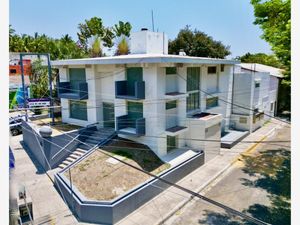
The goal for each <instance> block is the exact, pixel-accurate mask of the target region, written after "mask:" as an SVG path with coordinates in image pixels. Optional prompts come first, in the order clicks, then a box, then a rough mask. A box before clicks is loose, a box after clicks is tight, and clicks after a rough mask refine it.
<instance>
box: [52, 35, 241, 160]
mask: <svg viewBox="0 0 300 225" xmlns="http://www.w3.org/2000/svg"><path fill="white" fill-rule="evenodd" d="M167 40H168V39H167V37H166V35H165V34H163V33H155V32H150V31H145V30H144V31H140V32H137V33H133V34H132V35H131V42H130V49H131V53H130V54H129V55H123V56H112V57H99V58H85V59H70V60H59V61H53V62H52V65H53V66H54V67H57V68H59V78H60V83H59V97H60V98H61V106H62V120H63V122H66V123H71V124H77V125H80V126H86V125H88V124H92V123H97V122H98V123H99V126H100V127H113V128H115V129H116V131H117V132H118V135H119V136H120V137H123V138H126V139H130V140H133V141H136V142H139V143H143V144H145V145H147V146H149V147H150V148H151V149H152V150H153V151H154V152H155V153H156V154H157V155H158V156H159V157H162V156H165V155H166V154H167V153H168V152H169V151H171V150H172V149H178V148H187V149H188V148H190V149H196V150H204V151H205V153H206V159H207V160H208V159H210V158H211V157H213V156H214V155H216V154H218V153H219V150H220V136H221V130H226V129H228V128H229V125H230V116H231V105H230V104H228V102H231V101H232V81H233V72H234V65H235V64H237V63H238V61H235V60H226V59H212V58H201V57H190V56H182V55H168V54H167V53H168V47H167V46H168V42H167ZM220 99H222V101H221V100H220ZM206 140H207V141H206Z"/></svg>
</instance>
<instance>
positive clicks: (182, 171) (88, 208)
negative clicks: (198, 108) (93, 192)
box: [54, 152, 204, 224]
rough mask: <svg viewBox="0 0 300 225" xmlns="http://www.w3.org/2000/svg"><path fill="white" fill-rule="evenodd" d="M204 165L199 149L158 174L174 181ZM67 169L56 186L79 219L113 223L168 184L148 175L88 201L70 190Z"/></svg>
mask: <svg viewBox="0 0 300 225" xmlns="http://www.w3.org/2000/svg"><path fill="white" fill-rule="evenodd" d="M203 164H204V153H203V152H199V153H198V154H197V155H195V156H193V157H192V158H190V159H188V160H186V161H185V162H183V163H181V164H180V165H178V166H175V167H173V168H170V169H169V170H167V171H164V172H163V173H161V174H160V175H159V177H160V178H163V179H164V180H167V181H168V182H172V183H175V182H177V181H179V180H180V179H182V178H183V177H185V176H186V175H187V174H189V173H191V172H192V171H194V170H195V169H197V168H199V167H200V166H202V165H203ZM66 170H68V167H67V168H65V169H64V170H63V171H62V172H61V173H58V174H56V175H55V177H54V180H55V186H56V187H57V189H58V191H59V193H60V194H61V195H63V197H64V199H66V201H67V203H68V205H69V207H70V209H71V210H72V211H73V213H74V214H75V215H76V216H77V217H78V219H79V220H80V221H82V222H89V223H97V224H115V223H117V222H118V221H120V220H121V219H122V218H124V217H125V216H127V215H128V214H130V213H131V212H133V211H134V210H136V209H137V208H138V207H140V206H141V205H143V204H145V203H146V202H147V201H149V200H151V199H152V198H154V197H155V196H156V195H158V194H159V193H161V192H162V191H163V190H164V189H166V188H168V187H169V185H168V184H166V183H164V182H162V181H161V180H159V179H158V178H151V179H150V180H148V181H146V182H145V183H143V184H141V185H139V186H138V187H136V188H134V189H133V190H130V191H129V192H127V193H126V194H125V195H123V196H120V197H118V198H117V199H115V200H113V201H91V200H87V199H85V198H84V196H82V194H81V193H80V192H79V191H78V190H77V189H76V187H73V189H72V191H71V188H70V182H69V180H68V179H67V178H66V177H65V176H64V175H63V174H62V173H63V172H64V171H66Z"/></svg>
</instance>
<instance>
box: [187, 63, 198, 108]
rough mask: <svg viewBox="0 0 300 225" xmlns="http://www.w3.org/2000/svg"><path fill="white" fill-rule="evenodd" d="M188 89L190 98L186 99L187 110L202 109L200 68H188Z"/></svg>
mask: <svg viewBox="0 0 300 225" xmlns="http://www.w3.org/2000/svg"><path fill="white" fill-rule="evenodd" d="M186 89H187V92H188V94H189V96H188V97H187V99H186V110H187V112H188V111H192V110H195V109H199V108H200V103H199V101H200V91H199V89H200V67H188V68H187V81H186Z"/></svg>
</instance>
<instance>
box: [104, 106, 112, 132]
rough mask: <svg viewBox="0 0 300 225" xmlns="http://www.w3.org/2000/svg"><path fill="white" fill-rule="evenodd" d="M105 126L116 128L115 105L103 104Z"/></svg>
mask: <svg viewBox="0 0 300 225" xmlns="http://www.w3.org/2000/svg"><path fill="white" fill-rule="evenodd" d="M103 126H104V127H112V128H115V108H114V104H113V103H108V102H103Z"/></svg>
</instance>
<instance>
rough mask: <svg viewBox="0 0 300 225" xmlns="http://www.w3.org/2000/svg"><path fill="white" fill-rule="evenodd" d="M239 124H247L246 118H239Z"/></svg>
mask: <svg viewBox="0 0 300 225" xmlns="http://www.w3.org/2000/svg"><path fill="white" fill-rule="evenodd" d="M239 122H240V123H247V117H240V120H239Z"/></svg>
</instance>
